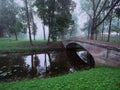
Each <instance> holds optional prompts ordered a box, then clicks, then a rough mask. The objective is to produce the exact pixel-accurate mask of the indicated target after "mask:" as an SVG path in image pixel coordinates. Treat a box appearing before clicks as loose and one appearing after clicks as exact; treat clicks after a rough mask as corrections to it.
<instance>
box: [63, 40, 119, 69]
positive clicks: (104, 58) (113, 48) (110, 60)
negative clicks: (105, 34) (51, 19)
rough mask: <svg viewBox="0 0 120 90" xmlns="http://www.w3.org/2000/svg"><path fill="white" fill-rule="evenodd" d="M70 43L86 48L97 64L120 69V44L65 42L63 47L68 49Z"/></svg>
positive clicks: (89, 41) (90, 41)
mask: <svg viewBox="0 0 120 90" xmlns="http://www.w3.org/2000/svg"><path fill="white" fill-rule="evenodd" d="M70 43H76V44H78V45H80V46H81V47H83V48H85V49H86V50H87V51H88V52H89V53H90V54H91V55H92V56H93V57H94V59H95V63H96V64H104V65H109V66H118V67H120V43H117V44H115V43H109V42H102V41H101V42H100V41H92V40H87V41H82V40H73V41H64V42H63V46H64V47H65V48H66V46H67V45H69V44H70Z"/></svg>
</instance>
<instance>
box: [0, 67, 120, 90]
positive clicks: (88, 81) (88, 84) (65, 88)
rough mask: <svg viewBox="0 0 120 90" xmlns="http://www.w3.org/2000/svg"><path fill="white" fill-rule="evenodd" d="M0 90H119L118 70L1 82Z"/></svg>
mask: <svg viewBox="0 0 120 90" xmlns="http://www.w3.org/2000/svg"><path fill="white" fill-rule="evenodd" d="M0 90H120V68H113V67H105V66H104V67H97V68H94V69H90V70H86V71H81V72H75V73H72V74H68V75H64V76H59V77H54V78H48V79H42V80H41V79H38V78H36V79H33V80H23V81H16V82H10V83H3V82H1V83H0Z"/></svg>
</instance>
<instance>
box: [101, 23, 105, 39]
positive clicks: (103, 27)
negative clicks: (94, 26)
mask: <svg viewBox="0 0 120 90" xmlns="http://www.w3.org/2000/svg"><path fill="white" fill-rule="evenodd" d="M104 29H105V23H104V22H103V26H102V40H103V33H104Z"/></svg>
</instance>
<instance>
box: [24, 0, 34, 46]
mask: <svg viewBox="0 0 120 90" xmlns="http://www.w3.org/2000/svg"><path fill="white" fill-rule="evenodd" d="M23 1H24V3H25V11H26V17H27V25H28V30H29V41H30V45H33V42H32V36H31V27H30V13H29V7H28V0H23Z"/></svg>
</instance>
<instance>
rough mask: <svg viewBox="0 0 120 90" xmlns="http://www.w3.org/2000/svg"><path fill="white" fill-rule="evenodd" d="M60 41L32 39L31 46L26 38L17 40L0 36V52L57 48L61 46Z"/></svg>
mask: <svg viewBox="0 0 120 90" xmlns="http://www.w3.org/2000/svg"><path fill="white" fill-rule="evenodd" d="M61 44H62V43H61V42H60V41H58V42H50V43H49V44H48V43H47V41H44V40H35V41H33V46H31V45H30V43H29V41H28V40H24V39H20V40H18V41H16V40H14V39H6V38H0V54H9V53H20V54H29V53H31V52H36V53H37V52H45V51H50V50H57V49H58V50H59V49H61V48H63V47H62V45H61Z"/></svg>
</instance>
